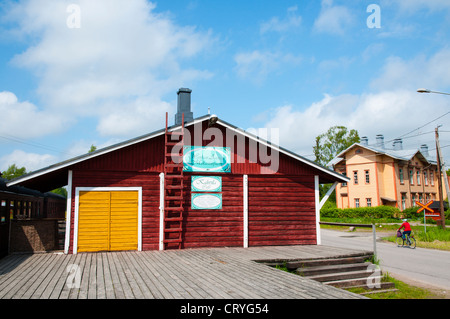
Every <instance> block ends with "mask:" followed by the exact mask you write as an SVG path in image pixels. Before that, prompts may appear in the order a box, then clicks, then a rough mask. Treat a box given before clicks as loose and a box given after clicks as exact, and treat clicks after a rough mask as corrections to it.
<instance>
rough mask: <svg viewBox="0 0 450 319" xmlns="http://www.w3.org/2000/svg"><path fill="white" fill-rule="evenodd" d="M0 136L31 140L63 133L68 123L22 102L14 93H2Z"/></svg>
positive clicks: (0, 101) (54, 114)
mask: <svg viewBox="0 0 450 319" xmlns="http://www.w3.org/2000/svg"><path fill="white" fill-rule="evenodd" d="M0 115H1V122H2V124H1V125H0V135H8V136H9V135H11V136H14V137H18V138H31V137H39V136H44V135H46V134H51V133H55V132H58V131H61V130H62V129H63V128H64V126H65V125H67V123H68V121H66V120H64V119H63V118H62V117H61V116H59V114H56V113H54V112H51V111H45V110H40V109H39V108H38V107H37V106H36V105H34V104H33V103H30V102H27V101H25V102H20V101H19V100H18V98H17V96H16V95H15V94H14V93H12V92H6V91H5V92H0Z"/></svg>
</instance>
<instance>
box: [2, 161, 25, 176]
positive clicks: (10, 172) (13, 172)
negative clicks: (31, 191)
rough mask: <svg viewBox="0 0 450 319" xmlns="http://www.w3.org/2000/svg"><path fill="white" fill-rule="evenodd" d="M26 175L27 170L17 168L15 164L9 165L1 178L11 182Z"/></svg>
mask: <svg viewBox="0 0 450 319" xmlns="http://www.w3.org/2000/svg"><path fill="white" fill-rule="evenodd" d="M26 173H27V169H26V168H25V167H21V168H18V167H17V166H16V164H12V165H9V167H8V169H7V170H6V171H4V172H2V177H3V178H5V179H7V180H11V179H14V178H17V177H20V176H22V175H25V174H26Z"/></svg>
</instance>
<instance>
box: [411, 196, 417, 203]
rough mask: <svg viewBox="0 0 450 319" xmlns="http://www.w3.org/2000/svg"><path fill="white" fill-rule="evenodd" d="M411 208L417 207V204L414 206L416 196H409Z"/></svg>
mask: <svg viewBox="0 0 450 319" xmlns="http://www.w3.org/2000/svg"><path fill="white" fill-rule="evenodd" d="M411 206H417V204H416V194H411Z"/></svg>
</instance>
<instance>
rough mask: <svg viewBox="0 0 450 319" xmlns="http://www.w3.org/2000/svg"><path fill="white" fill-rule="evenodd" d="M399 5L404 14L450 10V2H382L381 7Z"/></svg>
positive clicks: (394, 0)
mask: <svg viewBox="0 0 450 319" xmlns="http://www.w3.org/2000/svg"><path fill="white" fill-rule="evenodd" d="M393 4H397V5H398V6H399V8H400V11H401V12H403V13H415V12H417V11H419V10H423V9H428V10H432V11H435V10H442V9H450V2H449V1H448V0H382V1H381V6H387V7H388V6H391V5H393Z"/></svg>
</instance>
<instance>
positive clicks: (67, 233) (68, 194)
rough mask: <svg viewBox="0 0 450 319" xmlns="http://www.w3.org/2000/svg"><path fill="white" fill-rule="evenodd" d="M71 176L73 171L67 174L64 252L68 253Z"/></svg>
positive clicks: (70, 216)
mask: <svg viewBox="0 0 450 319" xmlns="http://www.w3.org/2000/svg"><path fill="white" fill-rule="evenodd" d="M72 177H73V172H72V171H71V170H69V173H68V174H67V199H66V200H67V206H66V237H65V239H64V254H66V255H67V254H68V253H69V247H70V224H71V222H72Z"/></svg>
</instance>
